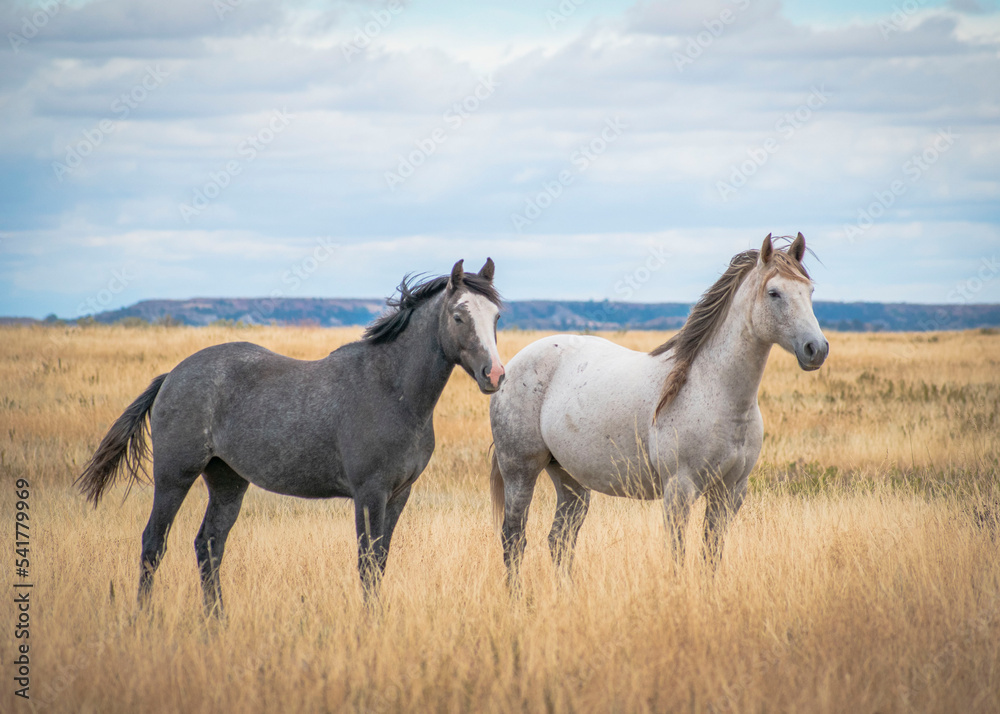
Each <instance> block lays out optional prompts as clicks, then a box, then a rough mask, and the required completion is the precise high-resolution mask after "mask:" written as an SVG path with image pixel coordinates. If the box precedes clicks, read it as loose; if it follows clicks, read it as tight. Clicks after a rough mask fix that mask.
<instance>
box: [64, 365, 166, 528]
mask: <svg viewBox="0 0 1000 714" xmlns="http://www.w3.org/2000/svg"><path fill="white" fill-rule="evenodd" d="M166 378H167V375H165V374H161V375H160V376H159V377H157V378H156V379H154V380H153V381H152V382H151V383H150V385H149V386H148V387H146V391H145V392H143V393H142V394H140V395H139V398H138V399H136V400H135V401H134V402H132V404H131V405H129V407H128V409H126V410H125V411H124V412H122V415H121V416H120V417H118V419H117V420H116V421H115V423H114V424H112V425H111V428H110V429H108V433H107V434H105V435H104V438H103V439H102V440H101V445H100V446H98V447H97V451H95V452H94V455H93V456H92V457H91V458H90V461H88V462H87V467H86V468H85V469H84V470H83V473H82V474H80V477H79V478H78V479H77V480H76V484H77V485H78V486H79V487H80V490H81V491H82V492H83V494H84V495H85V496H86V497H87V500H88V501H91V502H93V504H94V507H95V508H96V507H97V504H98V503H99V502H100V500H101V496H102V495H104V491H105V489H107V488H108V486H110V485H111V484H113V483H114V482H115V479H116V478H117V477H118V474H119V472H121V471H125V473H126V474H128V489H126V491H125V496H126V497H127V496H128V492H129V491H130V490H131V489H132V484H134V483H135V482H136V481H138V480H139V478H140V477H139V471H142V475H143V477H144V478H145V479H146V480H148V478H149V474H147V473H146V467H145V465H144V464H143V461H145V459H146V456H147V455H148V454H149V444H147V443H146V431H147V429H146V417H147V415H148V414H149V410H150V409H152V408H153V402H154V401H155V400H156V395H157V393H158V392H159V391H160V387H161V386H163V380H165V379H166Z"/></svg>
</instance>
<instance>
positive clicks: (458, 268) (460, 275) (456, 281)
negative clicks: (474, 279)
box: [448, 259, 465, 290]
mask: <svg viewBox="0 0 1000 714" xmlns="http://www.w3.org/2000/svg"><path fill="white" fill-rule="evenodd" d="M464 262H465V260H464V259H463V260H460V261H458V262H457V263H455V265H454V266H453V267H452V269H451V277H450V278H448V289H449V290H455V289H457V288H460V287H462V283H464V282H465V271H464V270H463V269H462V264H463V263H464Z"/></svg>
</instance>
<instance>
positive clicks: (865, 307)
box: [0, 298, 1000, 332]
mask: <svg viewBox="0 0 1000 714" xmlns="http://www.w3.org/2000/svg"><path fill="white" fill-rule="evenodd" d="M690 308H691V305H690V304H687V303H669V302H668V303H630V302H609V301H606V300H605V301H603V302H594V301H575V302H574V301H565V300H515V301H511V302H509V303H507V304H506V306H505V309H504V313H503V317H502V318H501V321H500V324H501V327H504V328H508V329H509V328H520V329H524V330H529V329H532V330H569V331H574V332H578V331H582V330H621V329H630V330H676V329H678V328H680V327H681V325H683V324H684V320H685V319H686V318H687V314H688V311H689V310H690ZM814 308H815V311H816V317H817V318H819V321H820V324H821V325H822V326H823V327H824V328H827V329H833V330H850V331H856V332H865V331H868V332H874V331H893V332H904V331H905V332H918V331H929V330H968V329H975V328H979V327H1000V305H913V304H908V303H875V302H854V303H841V302H817V303H816V304H815V306H814ZM384 309H385V302H384V301H383V300H378V299H371V300H365V299H339V298H273V299H271V298H194V299H191V300H143V301H142V302H138V303H136V304H135V305H132V306H130V307H126V308H122V309H121V310H112V311H108V312H102V313H99V314H97V315H94V316H93V319H95V320H96V321H97V322H101V323H114V322H121V321H125V322H136V323H138V322H140V321H142V322H164V321H166V322H175V323H179V324H184V325H210V324H212V323H214V322H233V323H236V322H242V323H245V324H251V325H268V324H278V325H319V326H322V327H339V326H345V325H366V324H368V323H369V322H371V320H372V319H373V318H375V317H376V316H377V315H379V314H380V313H381V312H382V311H383V310H384ZM53 319H55V318H49V321H50V322H51V321H52V320H53ZM36 322H39V321H37V320H29V319H27V318H0V324H12V323H19V324H31V323H36Z"/></svg>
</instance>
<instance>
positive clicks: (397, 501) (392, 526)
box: [377, 486, 410, 577]
mask: <svg viewBox="0 0 1000 714" xmlns="http://www.w3.org/2000/svg"><path fill="white" fill-rule="evenodd" d="M409 498H410V486H407V487H406V488H404V489H403V490H402V491H399V492H398V493H395V494H393V495H392V496H391V497H390V498H389V501H388V502H387V503H386V505H385V533H384V535H383V536H382V540H383V542H384V543H385V548H384V549H383V551H382V557H381V560H379V561H378V563H377V565H378V570H379V577H381V576H382V575H384V574H385V564H386V561H387V560H388V559H389V546H391V545H392V534H393V533H394V532H395V530H396V523H397V522H398V521H399V514H401V513H402V512H403V507H404V506H406V502H407V501H408V500H409Z"/></svg>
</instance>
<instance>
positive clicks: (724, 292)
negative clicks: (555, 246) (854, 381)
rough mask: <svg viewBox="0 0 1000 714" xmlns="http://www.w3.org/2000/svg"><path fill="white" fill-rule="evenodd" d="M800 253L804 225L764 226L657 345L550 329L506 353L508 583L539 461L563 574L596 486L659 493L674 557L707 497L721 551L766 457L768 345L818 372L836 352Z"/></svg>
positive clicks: (500, 493) (500, 397) (502, 403)
mask: <svg viewBox="0 0 1000 714" xmlns="http://www.w3.org/2000/svg"><path fill="white" fill-rule="evenodd" d="M805 249H806V244H805V239H804V238H803V237H802V234H801V233H799V234H798V236H797V237H796V238H795V240H794V242H792V244H791V246H790V247H789V248H788V249H787V251H786V250H779V249H776V248H774V245H773V243H772V241H771V236H770V234H769V235H768V236H767V238H765V239H764V245H763V247H762V248H761V250H759V251H756V250H748V251H746V252H743V253H739V254H738V255H736V256H734V257H733V259H732V261H731V262H730V263H729V268H728V269H727V270H726V272H725V273H724V274H723V275H722V277H721V278H719V280H718V281H717V282H716V283H715V285H713V286H712V287H711V288H710V289H709V290H708V291H707V292H706V293H705V294H704V295H703V296H702V297H701V299H700V301H699V302H698V304H697V305H695V307H694V308H693V309H692V311H691V315H690V316H689V318H688V320H687V322H686V323H685V325H684V327H683V329H681V331H680V332H679V333H677V334H676V335H675V336H674V337H672V338H671V339H670V340H669V341H667V342H666V344H664V345H662V346H660V347H658V348H657V349H655V350H653V351H652V352H650V353H645V352H636V351H633V350H630V349H627V348H625V347H621V346H619V345H616V344H614V343H612V342H609V341H607V340H604V339H601V338H598V337H588V336H582V335H554V336H552V337H546V338H544V339H541V340H538V341H537V342H534V343H532V344H530V345H528V346H527V347H525V348H524V349H523V350H521V352H519V353H518V354H517V355H516V356H515V357H514V358H513V359H512V360H511V361H510V363H509V364H508V365H507V369H506V373H507V380H506V382H505V383H504V385H503V386H502V387H501V388H500V390H499V391H498V392H497V393H496V394H494V395H493V396H492V397H491V398H490V424H491V427H492V430H493V441H494V444H495V451H494V453H493V459H492V473H491V478H490V480H491V486H492V492H493V515H494V521H495V523H496V525H497V527H498V529H502V541H503V553H504V562H505V563H506V565H507V570H508V580H509V583H510V585H511V587H512V588H515V589H516V588H517V585H518V566H519V563H520V559H521V555H522V554H523V552H524V546H525V536H524V528H525V523H526V521H527V516H528V507H529V505H530V504H531V497H532V493H533V491H534V487H535V481H536V480H537V478H538V474H539V473H540V472H541V470H542V469H545V470H546V471H547V472H548V474H549V476H550V477H551V478H552V482H553V483H554V484H555V487H556V494H557V498H558V504H557V506H556V513H555V519H554V521H553V524H552V530H551V532H550V533H549V547H550V548H551V551H552V558H553V560H554V561H555V563H556V566H557V567H559V568H560V569H561V570H564V571H565V572H567V573H568V571H569V569H570V567H571V565H572V557H573V547H574V545H575V543H576V536H577V533H579V530H580V526H581V525H582V523H583V519H584V517H585V516H586V514H587V507H588V505H589V503H590V492H591V491H599V492H600V493H605V494H608V495H612V496H628V497H631V498H642V499H653V498H658V497H660V496H661V495H662V496H663V500H664V507H665V521H666V527H667V533H668V535H669V537H670V538H671V543H672V545H673V552H674V554H675V556H676V557H677V558H679V559H683V554H684V542H683V529H684V527H685V524H686V523H687V519H688V513H689V511H690V508H691V504H692V502H693V501H694V500H695V499H697V498H698V497H699V496H701V495H702V494H705V496H706V497H707V506H706V512H705V548H706V550H705V553H706V557H708V558H709V559H710V560H711V561H713V562H714V561H715V560H716V559H717V558H718V556H719V555H720V554H721V548H722V543H721V536H722V534H723V533H724V532H725V529H726V526H727V525H728V522H729V520H730V518H731V517H732V516H733V515H734V514H735V513H736V511H737V510H739V507H740V505H741V504H742V502H743V498H744V496H745V495H746V488H747V477H748V476H749V474H750V471H751V470H752V469H753V467H754V464H755V463H756V462H757V457H758V455H759V454H760V448H761V443H762V441H763V437H764V424H763V420H762V419H761V416H760V409H759V408H758V406H757V390H758V388H759V386H760V382H761V378H762V377H763V375H764V367H765V365H766V364H767V357H768V354H769V353H770V351H771V346H772V345H773V344H775V343H777V344H779V345H781V346H782V347H784V348H785V349H786V350H788V351H789V352H791V353H793V354H794V355H795V356H796V357H797V358H798V362H799V366H800V367H801V368H802V369H804V370H810V371H811V370H815V369H819V367H820V366H821V365H822V364H823V362H824V360H825V359H826V356H827V354H828V352H829V348H830V345H829V343H828V342H827V341H826V338H825V337H824V336H823V333H822V331H821V330H820V327H819V323H818V322H817V321H816V316H815V315H814V314H813V309H812V292H813V286H812V281H811V280H810V278H809V275H808V273H807V272H806V270H805V268H804V267H803V266H802V258H803V256H804V255H805Z"/></svg>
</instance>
